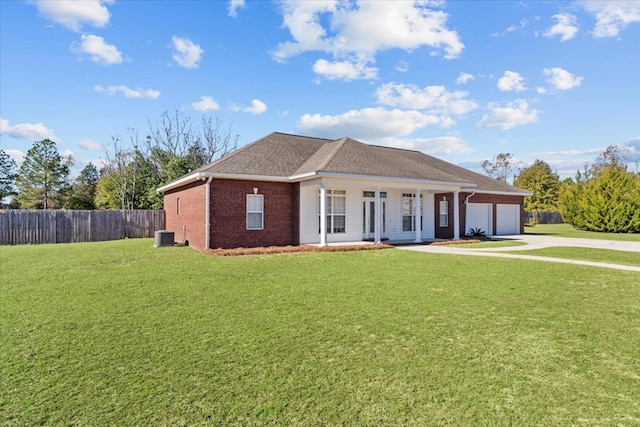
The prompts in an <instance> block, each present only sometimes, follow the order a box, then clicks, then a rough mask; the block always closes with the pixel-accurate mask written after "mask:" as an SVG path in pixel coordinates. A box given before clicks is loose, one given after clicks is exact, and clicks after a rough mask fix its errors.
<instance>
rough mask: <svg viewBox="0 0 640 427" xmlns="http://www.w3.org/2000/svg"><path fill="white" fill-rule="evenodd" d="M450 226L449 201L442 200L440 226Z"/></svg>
mask: <svg viewBox="0 0 640 427" xmlns="http://www.w3.org/2000/svg"><path fill="white" fill-rule="evenodd" d="M448 226H449V202H447V201H446V200H440V227H448Z"/></svg>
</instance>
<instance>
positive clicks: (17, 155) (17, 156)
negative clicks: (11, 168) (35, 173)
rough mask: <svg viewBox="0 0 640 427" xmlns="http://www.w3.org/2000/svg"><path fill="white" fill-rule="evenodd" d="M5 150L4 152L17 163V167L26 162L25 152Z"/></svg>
mask: <svg viewBox="0 0 640 427" xmlns="http://www.w3.org/2000/svg"><path fill="white" fill-rule="evenodd" d="M3 150H4V152H5V153H7V154H8V155H9V157H11V158H12V159H13V160H14V161H15V162H16V165H17V166H20V165H21V164H22V162H23V161H24V156H25V153H24V151H20V150H13V149H11V148H9V149H3Z"/></svg>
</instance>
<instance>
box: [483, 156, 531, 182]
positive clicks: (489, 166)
mask: <svg viewBox="0 0 640 427" xmlns="http://www.w3.org/2000/svg"><path fill="white" fill-rule="evenodd" d="M480 167H481V168H482V169H483V170H484V171H485V173H486V174H487V175H488V176H490V177H491V178H494V179H497V180H498V181H501V182H504V183H506V182H507V180H508V179H509V177H510V176H512V175H513V174H514V172H516V171H517V170H518V169H519V168H520V167H521V162H514V161H513V154H511V153H500V154H497V155H496V156H494V157H493V159H491V160H484V161H483V162H482V163H480Z"/></svg>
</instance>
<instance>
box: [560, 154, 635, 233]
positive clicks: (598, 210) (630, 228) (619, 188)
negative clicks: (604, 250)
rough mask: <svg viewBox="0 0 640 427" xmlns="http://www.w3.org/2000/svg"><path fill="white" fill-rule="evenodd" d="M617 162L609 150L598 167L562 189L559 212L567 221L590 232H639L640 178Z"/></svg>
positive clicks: (589, 170) (598, 161)
mask: <svg viewBox="0 0 640 427" xmlns="http://www.w3.org/2000/svg"><path fill="white" fill-rule="evenodd" d="M612 153H613V154H614V155H611V154H612ZM618 159H619V157H618V156H616V155H615V153H614V152H613V151H612V150H609V149H607V150H605V152H604V153H603V154H602V155H601V156H599V157H598V160H597V161H596V164H595V167H593V166H592V167H591V168H590V169H589V168H587V167H585V174H584V175H583V174H580V173H578V174H577V175H576V180H575V182H571V183H568V184H566V185H564V186H563V188H562V191H561V193H560V211H561V213H562V218H563V220H564V221H565V222H568V223H570V224H571V225H573V226H574V227H576V228H580V229H585V230H591V231H600V232H611V233H640V176H636V175H634V174H633V173H630V172H628V171H627V167H626V166H625V165H623V164H620V163H619V160H618Z"/></svg>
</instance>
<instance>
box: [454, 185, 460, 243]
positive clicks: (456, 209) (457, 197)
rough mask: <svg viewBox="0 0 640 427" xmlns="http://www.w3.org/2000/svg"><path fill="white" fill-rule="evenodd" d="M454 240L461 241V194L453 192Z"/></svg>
mask: <svg viewBox="0 0 640 427" xmlns="http://www.w3.org/2000/svg"><path fill="white" fill-rule="evenodd" d="M453 240H460V192H459V191H454V192H453Z"/></svg>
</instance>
